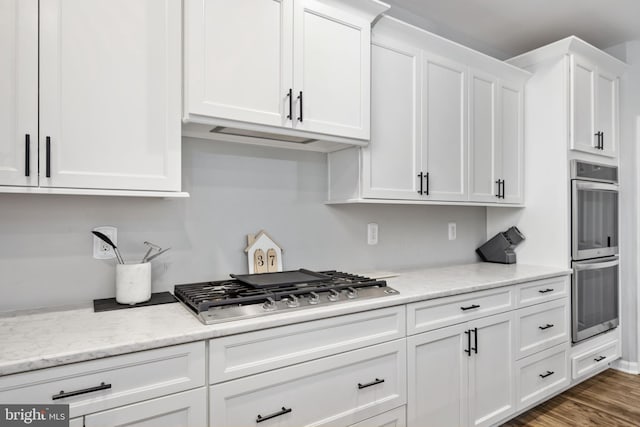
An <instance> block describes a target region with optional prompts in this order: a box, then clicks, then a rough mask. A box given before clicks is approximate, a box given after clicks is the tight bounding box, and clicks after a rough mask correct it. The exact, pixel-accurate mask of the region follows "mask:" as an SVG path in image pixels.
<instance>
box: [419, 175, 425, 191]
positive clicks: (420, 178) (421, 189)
mask: <svg viewBox="0 0 640 427" xmlns="http://www.w3.org/2000/svg"><path fill="white" fill-rule="evenodd" d="M423 177H424V174H423V173H422V172H420V173H419V174H418V179H419V180H420V190H418V194H420V195H422V194H423V193H424V190H423V187H422V182H423V181H422V178H423Z"/></svg>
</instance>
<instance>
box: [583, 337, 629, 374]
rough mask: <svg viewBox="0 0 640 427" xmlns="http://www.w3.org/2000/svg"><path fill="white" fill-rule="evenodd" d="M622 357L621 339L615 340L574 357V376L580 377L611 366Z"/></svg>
mask: <svg viewBox="0 0 640 427" xmlns="http://www.w3.org/2000/svg"><path fill="white" fill-rule="evenodd" d="M618 357H620V341H618V340H617V339H616V340H613V341H610V342H605V343H603V344H602V345H600V346H598V347H596V348H594V349H590V350H587V351H585V352H583V353H580V354H577V355H575V356H573V357H572V360H571V365H572V370H573V378H574V379H578V378H581V377H584V376H587V375H589V374H593V373H595V372H597V371H600V370H602V369H604V368H605V367H607V366H609V363H610V362H613V361H614V360H616V359H617V358H618Z"/></svg>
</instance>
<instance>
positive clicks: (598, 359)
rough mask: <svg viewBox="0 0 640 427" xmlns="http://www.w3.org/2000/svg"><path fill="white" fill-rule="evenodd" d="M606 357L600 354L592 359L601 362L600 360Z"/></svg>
mask: <svg viewBox="0 0 640 427" xmlns="http://www.w3.org/2000/svg"><path fill="white" fill-rule="evenodd" d="M606 358H607V356H600V357H596V358H595V359H593V360H595V361H596V362H602V361H603V360H604V359H606Z"/></svg>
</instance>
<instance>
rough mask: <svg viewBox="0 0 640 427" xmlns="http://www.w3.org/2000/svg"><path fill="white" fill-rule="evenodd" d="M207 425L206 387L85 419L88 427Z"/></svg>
mask: <svg viewBox="0 0 640 427" xmlns="http://www.w3.org/2000/svg"><path fill="white" fill-rule="evenodd" d="M206 424H207V389H206V387H200V388H197V389H195V390H189V391H185V392H182V393H176V394H172V395H169V396H164V397H159V398H157V399H152V400H145V401H144V402H138V403H134V404H133V405H128V406H123V407H120V408H115V409H110V410H108V411H103V412H98V413H97V414H91V415H87V416H86V417H84V427H105V426H109V427H204V426H205V425H206ZM80 425H82V424H80Z"/></svg>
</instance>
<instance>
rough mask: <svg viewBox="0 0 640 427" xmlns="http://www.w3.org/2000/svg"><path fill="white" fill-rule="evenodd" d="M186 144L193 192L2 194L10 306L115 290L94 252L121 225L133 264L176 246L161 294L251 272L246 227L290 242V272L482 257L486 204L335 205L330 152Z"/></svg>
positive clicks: (110, 268) (3, 283)
mask: <svg viewBox="0 0 640 427" xmlns="http://www.w3.org/2000/svg"><path fill="white" fill-rule="evenodd" d="M183 147H184V148H183V189H184V190H185V191H188V192H190V193H191V198H189V199H174V200H164V199H160V200H158V199H142V198H125V197H89V196H38V195H6V194H0V290H1V291H2V292H1V295H2V298H1V299H0V311H10V310H15V309H25V308H37V307H43V306H60V305H68V304H82V303H88V302H90V301H91V300H93V299H95V298H107V297H113V296H114V292H115V291H114V273H115V268H114V263H113V261H100V260H95V259H93V258H92V253H91V252H92V236H91V235H90V231H91V229H92V228H93V227H95V226H99V225H113V226H116V227H118V246H119V247H120V248H121V251H122V253H123V256H124V257H125V258H126V259H127V260H135V259H139V258H141V257H142V255H143V252H144V250H143V245H142V242H143V241H144V240H149V241H152V242H154V243H157V244H159V245H161V246H171V247H172V248H173V249H172V250H171V251H170V252H169V253H168V254H166V256H163V257H162V258H159V259H158V260H157V262H154V267H153V290H154V292H156V291H163V290H171V289H173V285H174V284H176V283H185V282H193V281H204V280H212V279H222V278H225V277H227V276H228V274H229V273H234V272H235V273H237V272H245V271H246V270H247V260H246V255H245V254H244V252H243V249H244V247H245V244H246V234H247V233H255V232H258V231H259V230H260V229H266V230H267V231H268V232H269V233H270V234H271V235H272V237H273V238H274V239H275V240H276V241H278V243H280V244H281V245H282V246H283V247H284V250H285V251H284V257H283V258H284V266H285V269H293V268H299V267H307V268H311V269H329V268H337V269H343V270H351V271H354V270H371V269H390V268H398V267H406V266H419V265H421V266H435V265H444V264H453V263H466V262H474V261H476V255H475V253H474V249H475V248H476V247H477V246H478V245H479V244H480V243H482V241H483V240H484V238H485V233H486V226H485V220H486V213H485V209H484V208H481V207H448V206H402V205H346V206H327V205H324V204H323V202H324V200H325V198H326V192H327V159H326V155H324V154H320V153H311V152H302V151H295V150H287V149H274V148H266V147H257V146H251V145H243V144H232V143H220V142H213V141H202V140H195V139H185V141H184V144H183ZM451 221H454V222H456V223H457V226H458V237H457V240H455V241H449V240H448V237H447V223H448V222H451ZM369 222H377V223H378V224H379V225H380V231H379V244H378V245H377V246H368V245H367V242H366V224H367V223H369Z"/></svg>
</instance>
